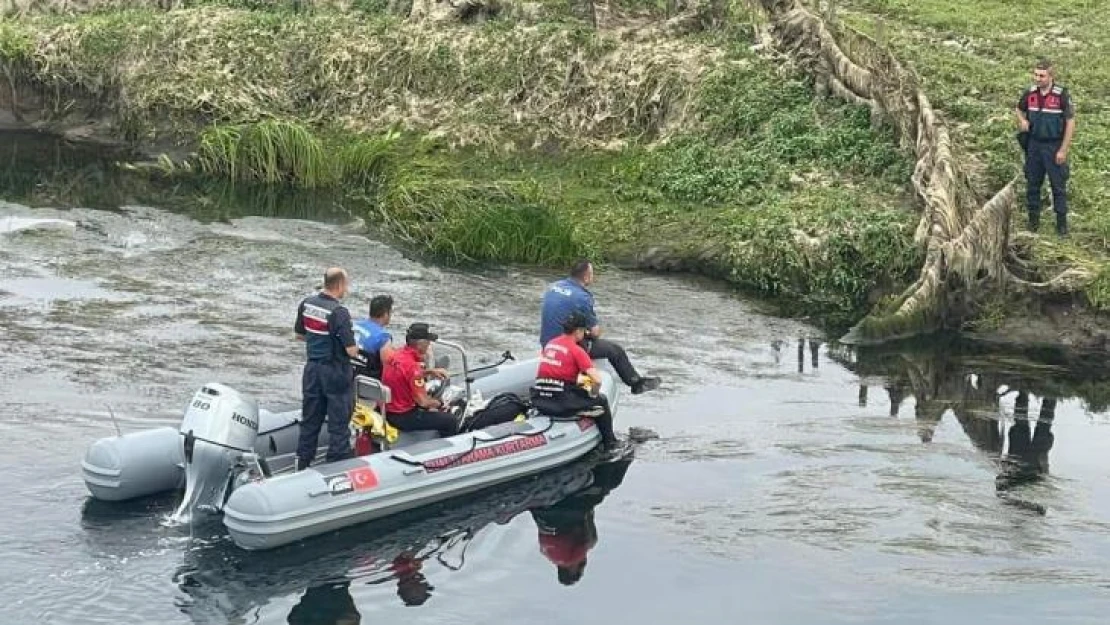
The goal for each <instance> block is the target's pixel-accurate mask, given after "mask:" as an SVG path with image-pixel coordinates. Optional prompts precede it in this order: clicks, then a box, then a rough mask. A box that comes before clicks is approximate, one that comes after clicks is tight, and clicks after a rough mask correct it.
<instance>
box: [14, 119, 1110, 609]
mask: <svg viewBox="0 0 1110 625" xmlns="http://www.w3.org/2000/svg"><path fill="white" fill-rule="evenodd" d="M111 160H112V159H111V157H110V156H106V155H105V154H103V153H102V152H90V151H82V150H79V149H76V148H74V147H72V146H66V145H64V144H60V143H57V142H54V141H48V140H43V139H41V138H37V137H33V136H27V135H11V134H8V135H0V167H4V168H5V169H4V170H3V173H2V174H0V329H2V331H3V336H4V338H3V348H2V349H0V436H2V438H0V440H2V441H3V443H4V447H3V449H4V453H3V454H0V501H2V502H3V507H2V510H3V514H0V561H3V563H4V565H3V566H2V567H0V623H4V624H7V623H13V624H14V623H166V624H172V623H287V622H288V623H359V622H361V623H380V622H387V621H390V620H397V619H404V622H406V623H478V622H480V623H490V624H494V625H499V624H505V625H508V624H510V623H516V622H521V621H522V620H523V621H526V622H542V623H568V624H570V623H574V624H576V625H580V624H582V623H607V622H616V619H624V620H626V621H628V622H634V623H678V622H691V623H730V622H752V623H768V624H793V623H798V624H803V623H805V624H811V623H876V624H877V623H898V624H901V625H905V624H913V623H964V622H975V623H1013V622H1039V621H1050V622H1058V623H1076V624H1079V623H1104V622H1106V618H1107V617H1106V608H1107V607H1110V482H1108V480H1107V479H1106V478H1107V474H1108V464H1107V462H1108V450H1110V413H1108V412H1107V408H1106V404H1107V400H1108V398H1110V383H1108V382H1107V381H1106V379H1105V378H1104V377H1102V374H1100V373H1098V372H1097V371H1094V370H1091V369H1076V368H1074V367H1073V368H1069V367H1065V366H1062V365H1059V364H1051V363H1049V364H1043V363H1042V364H1036V363H1034V362H1032V361H1030V360H1028V359H1027V358H1024V357H1017V356H1015V355H1012V354H1011V355H999V354H994V355H992V354H986V353H981V352H979V351H977V350H974V349H971V348H970V347H969V346H966V345H960V344H958V343H951V342H940V343H939V344H938V342H933V344H928V345H924V346H916V347H903V348H900V349H898V350H883V351H864V352H852V351H850V350H847V349H845V348H842V347H838V346H835V345H831V346H830V344H828V343H827V342H826V341H825V340H824V339H823V338H822V335H821V333H820V332H819V331H817V330H816V329H814V328H812V327H809V326H806V325H804V324H802V323H800V322H795V321H790V320H783V319H778V318H775V317H773V316H770V315H769V314H767V313H766V312H764V311H761V309H760V307H759V306H757V305H756V304H753V303H752V302H750V301H746V300H744V299H741V298H738V297H736V296H735V295H733V294H731V293H729V292H727V291H726V290H723V289H722V288H720V287H719V286H718V285H715V284H714V283H711V282H706V281H702V280H696V279H692V278H689V277H683V276H669V277H660V276H653V275H644V274H639V273H627V272H622V271H618V270H615V269H605V270H603V271H601V272H600V273H599V282H598V284H597V285H596V289H595V291H596V293H597V296H598V299H599V304H600V305H599V312H600V314H601V316H602V318H603V323H604V324H605V325H606V326H607V327H608V328H609V329H610V330H609V331H610V334H611V336H612V337H613V338H615V339H618V340H620V341H621V342H623V343H624V344H626V345H627V346H628V347H629V348H630V351H631V353H632V355H633V358H634V362H636V363H637V364H638V365H640V366H641V368H643V369H646V370H648V371H650V372H653V373H658V374H660V375H662V376H663V377H664V378H665V382H664V386H663V387H662V388H661V389H660V390H658V391H656V392H653V393H649V394H645V395H641V396H631V395H627V394H626V395H625V396H624V397H623V398H622V405H621V410H620V412H619V414H618V417H617V419H618V425H619V426H620V429H622V430H624V429H626V428H627V427H628V426H630V425H638V426H644V427H650V428H652V429H654V430H655V431H656V432H658V433H659V435H660V438H659V439H658V440H653V441H649V442H647V443H644V444H642V445H640V446H639V447H638V448H637V450H636V455H635V459H634V460H632V461H631V462H630V463H622V464H615V465H607V466H605V467H602V468H595V469H592V470H591V468H590V467H582V466H572V467H570V468H567V469H564V470H562V471H557V472H554V473H552V474H551V475H548V476H544V477H543V478H541V479H538V480H531V481H527V482H526V483H523V484H518V485H513V486H509V487H504V488H499V489H497V490H496V492H493V493H489V494H487V495H484V496H480V497H475V498H473V501H469V502H464V503H460V504H456V505H452V506H450V507H447V508H445V509H440V510H437V511H433V512H432V513H430V514H425V515H418V516H414V517H412V518H406V519H400V520H398V521H395V522H391V523H386V524H377V525H370V526H364V527H360V528H355V529H354V530H349V531H345V532H341V533H339V534H337V535H334V536H329V537H321V538H319V539H315V540H310V541H307V542H305V543H304V544H302V545H298V546H294V547H291V548H287V549H283V550H279V551H276V552H269V553H254V554H252V553H246V552H242V551H239V550H237V549H235V548H234V547H233V546H232V545H229V544H228V541H227V540H226V539H225V538H224V537H223V535H222V534H221V533H220V532H219V531H218V527H217V528H213V527H211V526H204V527H196V528H193V529H191V530H190V529H188V528H184V529H183V528H172V527H167V526H165V525H164V524H163V522H162V521H163V519H164V518H165V517H166V516H167V515H168V514H169V512H171V511H172V509H173V506H174V504H175V499H174V496H172V495H171V496H168V497H160V498H155V499H148V500H142V501H139V502H134V503H131V504H128V505H120V504H116V505H106V504H100V503H97V502H93V501H91V500H89V498H88V496H87V492H86V490H85V488H84V485H83V483H82V481H81V479H80V471H79V463H80V459H81V456H82V454H83V452H84V449H85V447H86V446H87V445H88V444H89V443H90V442H91V441H93V440H94V439H96V438H98V437H101V436H109V435H112V434H113V433H114V429H113V426H112V423H111V419H110V417H109V408H108V407H109V406H110V407H111V409H112V411H114V413H115V415H116V416H117V418H118V420H119V422H120V427H121V428H122V429H124V430H127V431H130V430H133V429H138V428H143V427H149V426H151V425H155V424H159V425H161V424H171V425H173V424H176V423H177V421H178V419H179V417H180V414H181V410H182V408H183V406H184V403H185V401H186V400H187V399H188V398H189V397H190V396H191V394H192V392H193V391H194V390H195V389H196V388H197V387H198V386H199V385H201V384H203V383H205V382H208V381H222V382H225V383H227V384H230V385H232V386H233V387H235V388H238V389H240V390H243V391H247V392H249V393H252V394H255V395H256V396H257V397H259V398H261V400H262V401H263V403H264V404H272V403H289V402H296V401H297V400H298V397H299V389H298V381H299V371H300V367H301V364H302V362H303V354H302V349H303V347H302V345H301V344H299V343H297V342H295V341H293V340H292V339H291V336H290V330H291V325H292V321H293V314H294V311H295V307H296V304H297V302H298V300H299V298H301V297H303V296H304V295H305V294H307V293H309V292H311V291H312V289H313V287H314V286H315V285H316V284H317V282H318V281H319V279H320V274H321V271H322V269H323V268H324V267H326V266H328V265H332V264H338V265H341V266H344V267H346V268H347V269H348V270H349V271H350V273H351V275H352V278H353V281H354V284H353V287H354V288H353V292H352V294H351V295H350V297H349V298H348V304H349V305H350V307H351V308H352V309H353V311H354V312H355V313H356V314H364V312H365V308H366V304H367V302H368V300H369V298H370V297H371V296H372V295H373V294H376V293H381V292H387V293H391V294H393V295H394V297H395V298H396V299H397V301H398V306H397V309H396V310H395V313H394V323H395V326H396V328H403V327H404V326H405V325H407V324H408V323H410V322H413V321H417V320H420V321H427V322H430V323H431V324H432V325H433V326H434V327H435V328H438V330H439V332H440V333H441V334H442V335H443V336H445V337H450V338H452V339H455V340H458V341H461V342H462V343H464V344H466V345H467V346H468V347H469V349H470V350H471V352H472V354H474V355H475V356H477V357H486V358H493V357H495V356H496V355H497V354H499V353H500V352H501V351H503V350H505V349H509V350H512V351H513V352H514V353H516V354H518V355H530V354H531V353H532V352H533V351H534V350H535V348H536V345H535V340H536V338H535V337H536V326H537V321H538V308H537V300H538V297H539V295H540V293H541V291H542V288H543V286H544V284H545V282H546V281H548V280H551V279H553V278H554V277H556V276H555V275H554V274H552V273H551V272H543V271H536V270H522V269H517V268H508V269H505V268H501V269H486V270H481V271H462V270H452V269H447V268H443V267H438V266H436V265H434V264H429V263H426V262H422V261H419V260H414V259H411V258H408V257H406V255H405V254H403V253H402V252H401V251H399V250H398V249H395V248H393V247H390V246H389V245H387V244H385V243H382V242H380V241H378V240H375V239H373V238H368V237H367V236H366V235H365V234H364V232H365V228H363V227H361V226H360V225H359V224H357V223H352V222H353V221H354V219H353V218H352V217H351V216H350V213H349V212H348V211H349V207H344V206H343V205H342V201H340V200H335V199H334V198H323V197H320V196H315V197H309V198H304V197H297V198H292V199H290V198H288V197H283V198H280V199H278V200H274V198H272V197H271V198H269V199H267V198H264V197H263V198H259V197H257V196H250V195H246V196H244V195H242V194H240V193H239V192H228V191H226V190H224V191H219V190H215V191H213V190H198V189H194V188H186V187H185V186H183V185H153V184H149V183H146V182H144V181H142V180H140V181H138V182H135V181H134V180H133V179H132V178H133V177H127V176H125V175H124V174H121V173H119V172H118V171H116V170H115V169H114V168H112V167H111ZM25 220H61V221H60V222H47V221H38V222H33V221H25ZM70 223H71V224H73V227H72V228H71V227H69V226H68V224H70ZM1053 408H1054V409H1053ZM541 525H543V526H545V527H554V528H556V532H557V533H559V534H561V535H566V536H588V535H590V534H591V533H592V532H596V545H594V546H593V547H592V549H590V550H589V552H588V557H587V559H586V562H587V564H586V567H585V569H584V573H583V575H582V577H581V579H580V580H579V581H578V582H577V583H574V584H570V585H566V584H562V583H560V580H559V576H558V575H557V571H556V565H555V564H553V563H552V562H551V561H549V560H548V559H546V558H545V556H544V555H543V553H542V552H541V550H540V542H539V536H538V527H540V526H541ZM591 542H592V541H591ZM409 604H412V605H409Z"/></svg>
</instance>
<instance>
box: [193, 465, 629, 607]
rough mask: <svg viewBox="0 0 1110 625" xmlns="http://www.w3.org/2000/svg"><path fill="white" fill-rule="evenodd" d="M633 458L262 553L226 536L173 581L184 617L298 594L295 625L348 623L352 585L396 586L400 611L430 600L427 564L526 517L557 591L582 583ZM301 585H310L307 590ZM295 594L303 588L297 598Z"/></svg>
mask: <svg viewBox="0 0 1110 625" xmlns="http://www.w3.org/2000/svg"><path fill="white" fill-rule="evenodd" d="M631 462H632V460H631V458H626V459H623V460H619V461H616V462H610V463H604V464H596V463H594V462H591V461H589V460H587V461H582V462H578V463H575V464H573V465H570V466H568V467H564V468H562V469H558V470H556V471H552V472H550V473H547V474H544V475H541V476H536V477H533V478H529V479H526V480H523V481H520V482H516V483H512V484H509V485H506V486H504V487H499V488H497V489H495V490H494V492H492V493H490V494H488V495H478V496H471V497H469V498H467V499H462V500H456V501H454V502H444V503H443V504H439V505H437V506H435V507H433V508H430V509H425V510H424V511H423V512H419V511H417V512H414V513H413V514H407V515H401V516H398V517H393V518H391V519H387V520H384V521H382V522H377V523H370V524H366V525H361V526H357V527H352V528H348V529H345V530H342V531H340V532H336V533H334V534H331V535H327V536H321V537H318V538H314V539H310V540H306V541H304V542H301V543H297V544H293V545H289V546H287V547H282V548H279V549H276V550H274V551H268V552H254V553H252V552H244V551H242V550H239V549H237V548H236V547H235V546H234V545H232V544H231V543H230V541H229V540H228V539H227V538H226V537H223V536H221V537H219V538H217V539H215V540H211V541H204V540H200V539H195V540H194V542H195V543H196V544H195V545H194V546H193V547H192V548H191V549H189V551H188V552H186V554H185V564H184V566H182V567H181V568H180V569H179V571H178V573H177V575H176V577H175V581H176V582H177V584H178V586H179V588H180V590H181V591H182V593H183V595H184V597H183V599H182V601H181V603H180V607H181V610H182V611H183V612H184V613H186V614H188V615H189V616H190V617H191V618H192V619H193V620H194V621H195V622H198V623H208V622H223V621H227V620H232V621H234V620H236V619H237V618H240V617H242V616H243V615H246V614H248V613H250V612H252V611H255V610H257V609H258V608H259V607H260V606H263V605H265V604H267V603H269V602H270V601H271V600H272V599H274V598H277V597H283V596H288V595H294V594H295V593H298V592H303V594H302V595H301V597H300V600H299V601H298V603H297V604H296V605H295V606H294V607H293V609H292V610H291V611H290V613H289V617H288V622H289V623H290V624H293V625H309V624H312V625H323V624H325V623H327V624H329V625H332V624H340V623H342V624H354V623H360V622H361V615H360V613H359V610H358V607H357V605H356V604H355V600H354V598H353V597H352V595H351V592H350V585H351V584H352V583H357V584H360V585H364V584H368V585H379V584H381V585H396V594H397V597H398V598H399V599H400V600H401V602H402V603H404V604H405V605H406V606H421V605H424V604H426V603H427V602H429V601H430V600H431V599H432V598H433V597H434V596H435V587H434V586H433V585H432V584H431V583H430V582H429V580H428V579H427V577H426V576H425V575H424V573H423V568H424V565H425V564H426V563H436V564H438V565H441V566H443V567H445V568H448V569H451V570H456V571H458V570H461V569H462V568H463V567H464V566H465V564H466V549H467V547H468V545H469V544H470V542H471V540H472V539H473V538H474V537H475V536H476V535H477V534H478V532H479V531H481V530H482V529H483V528H484V527H486V526H488V525H490V524H493V523H497V524H505V523H508V522H509V521H511V520H512V519H513V518H515V517H516V516H518V515H520V514H523V513H525V512H529V513H531V516H532V519H533V520H534V521H535V523H536V528H537V535H538V542H539V545H538V548H539V550H540V551H541V553H543V555H544V556H545V557H547V559H548V560H549V561H550V562H551V563H552V564H553V565H554V567H555V570H556V576H557V578H558V580H559V581H560V582H561V583H563V584H572V583H575V582H577V581H578V580H580V579H581V578H582V575H583V572H584V570H585V567H586V562H587V553H588V552H589V550H590V549H591V548H592V547H593V546H594V545H595V544H596V542H597V528H596V526H595V525H594V509H595V508H596V507H597V505H598V504H600V503H601V502H602V501H603V500H604V499H605V498H606V496H608V494H609V493H610V492H612V490H613V489H615V488H616V487H617V486H619V485H620V483H621V482H622V481H623V479H624V476H625V473H626V472H627V471H628V468H629V466H630V465H631ZM305 580H311V582H309V584H308V587H307V589H306V588H305ZM302 589H304V590H303V591H302Z"/></svg>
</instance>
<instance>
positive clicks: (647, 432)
mask: <svg viewBox="0 0 1110 625" xmlns="http://www.w3.org/2000/svg"><path fill="white" fill-rule="evenodd" d="M657 438H659V434H658V433H657V432H656V431H655V430H653V429H651V428H643V427H638V426H632V427H630V428H628V440H630V441H632V442H633V443H646V442H647V441H650V440H655V439H657Z"/></svg>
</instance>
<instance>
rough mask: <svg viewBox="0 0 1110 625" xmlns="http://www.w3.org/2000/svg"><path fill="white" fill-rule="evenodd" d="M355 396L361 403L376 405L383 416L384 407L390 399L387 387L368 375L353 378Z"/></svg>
mask: <svg viewBox="0 0 1110 625" xmlns="http://www.w3.org/2000/svg"><path fill="white" fill-rule="evenodd" d="M355 396H356V397H358V398H359V399H361V400H363V401H366V402H369V403H373V404H378V405H379V406H380V407H381V412H382V414H385V405H386V404H388V403H389V401H390V399H391V396H390V392H389V387H388V386H386V385H385V384H382V381H381V380H378V379H375V378H372V377H370V376H368V375H359V376H355Z"/></svg>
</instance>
